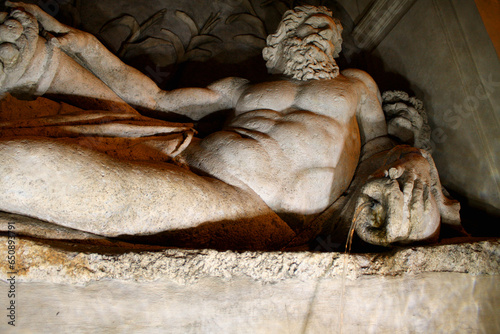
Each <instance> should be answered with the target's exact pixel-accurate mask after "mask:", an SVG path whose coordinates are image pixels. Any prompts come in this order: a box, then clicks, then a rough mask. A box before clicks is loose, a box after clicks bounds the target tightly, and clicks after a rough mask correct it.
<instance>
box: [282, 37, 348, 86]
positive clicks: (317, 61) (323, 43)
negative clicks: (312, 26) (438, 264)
mask: <svg viewBox="0 0 500 334" xmlns="http://www.w3.org/2000/svg"><path fill="white" fill-rule="evenodd" d="M281 43H282V45H283V58H284V60H285V66H284V71H283V74H284V75H286V76H289V77H291V78H292V79H296V80H313V79H315V80H319V79H334V78H335V77H337V76H338V75H339V67H338V66H337V63H336V62H335V59H334V58H333V51H334V50H332V49H333V45H332V44H331V42H329V41H327V40H324V39H323V38H322V37H321V36H319V35H316V34H315V35H310V36H307V37H306V38H304V39H301V38H299V37H297V36H290V37H287V38H286V39H285V40H283V41H282V42H281Z"/></svg>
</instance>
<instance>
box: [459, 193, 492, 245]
mask: <svg viewBox="0 0 500 334" xmlns="http://www.w3.org/2000/svg"><path fill="white" fill-rule="evenodd" d="M449 192H450V195H451V196H452V197H453V198H454V199H456V200H458V201H459V202H460V205H461V208H460V218H461V219H462V226H463V227H464V229H465V230H466V231H467V233H469V234H470V235H471V236H473V237H500V214H497V213H495V211H498V210H495V209H494V208H492V207H486V206H485V205H484V204H480V203H477V202H475V201H472V200H470V199H468V198H467V197H465V196H464V195H462V194H460V193H458V192H456V191H451V190H450V191H449Z"/></svg>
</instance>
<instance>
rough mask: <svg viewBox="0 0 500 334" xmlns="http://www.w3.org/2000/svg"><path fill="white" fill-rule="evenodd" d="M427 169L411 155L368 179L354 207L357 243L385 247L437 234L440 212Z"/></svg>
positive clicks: (424, 161)
mask: <svg viewBox="0 0 500 334" xmlns="http://www.w3.org/2000/svg"><path fill="white" fill-rule="evenodd" d="M430 169H431V166H430V165H429V163H428V161H427V160H426V159H425V158H424V157H423V156H422V155H420V154H418V153H411V154H407V155H405V156H404V158H402V159H400V160H398V161H396V162H395V163H393V164H390V165H388V166H385V167H383V168H382V169H379V171H378V172H377V173H375V174H374V175H372V177H371V178H370V179H369V180H368V182H367V183H366V184H365V185H364V186H363V187H362V188H361V194H360V197H359V198H358V200H357V203H356V211H355V212H356V214H357V219H356V232H357V234H358V235H359V236H360V237H361V239H363V240H364V241H366V242H368V243H371V244H376V245H382V246H388V245H389V244H392V243H409V242H414V241H419V240H425V239H429V238H431V237H433V236H434V235H436V234H437V232H438V230H439V225H440V211H439V206H438V204H437V201H436V198H435V196H434V190H435V189H433V188H434V187H435V186H436V185H434V184H432V183H433V181H432V177H431V172H430ZM356 214H355V218H356Z"/></svg>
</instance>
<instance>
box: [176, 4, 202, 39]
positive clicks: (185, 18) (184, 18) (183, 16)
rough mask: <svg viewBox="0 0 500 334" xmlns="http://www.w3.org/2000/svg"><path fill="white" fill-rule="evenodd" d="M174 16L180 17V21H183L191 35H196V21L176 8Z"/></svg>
mask: <svg viewBox="0 0 500 334" xmlns="http://www.w3.org/2000/svg"><path fill="white" fill-rule="evenodd" d="M175 16H177V17H178V18H179V19H181V20H182V22H184V23H185V24H186V25H187V26H188V28H189V31H190V32H191V37H193V36H196V35H198V31H199V30H198V26H197V25H196V22H194V21H193V19H192V18H191V16H189V15H188V14H186V13H184V12H182V11H180V10H177V11H176V12H175Z"/></svg>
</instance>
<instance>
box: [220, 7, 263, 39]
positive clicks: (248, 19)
mask: <svg viewBox="0 0 500 334" xmlns="http://www.w3.org/2000/svg"><path fill="white" fill-rule="evenodd" d="M235 21H242V22H245V23H247V24H248V25H250V26H251V27H254V28H255V29H256V30H257V32H258V33H259V34H260V35H261V36H264V37H265V36H267V31H266V28H265V27H264V23H263V22H262V20H261V19H259V18H258V17H257V16H253V15H250V14H247V13H240V14H233V15H230V16H229V17H228V18H227V19H226V24H231V23H233V22H235Z"/></svg>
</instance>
